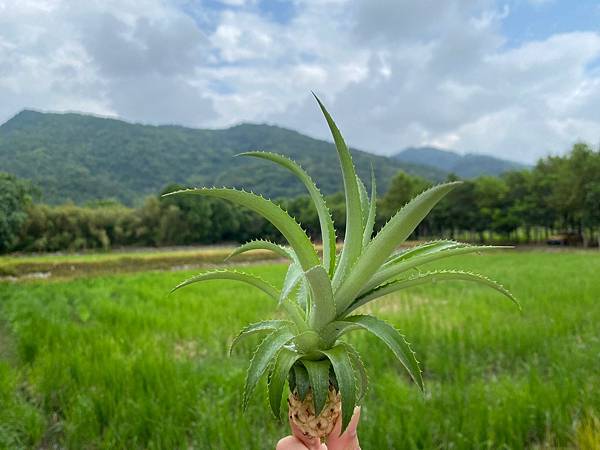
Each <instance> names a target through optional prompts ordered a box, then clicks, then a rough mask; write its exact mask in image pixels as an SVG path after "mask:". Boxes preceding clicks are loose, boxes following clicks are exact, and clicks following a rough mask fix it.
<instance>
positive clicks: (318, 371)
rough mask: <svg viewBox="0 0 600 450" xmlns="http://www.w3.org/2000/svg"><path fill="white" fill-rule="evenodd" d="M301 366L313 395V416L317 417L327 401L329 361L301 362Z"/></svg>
mask: <svg viewBox="0 0 600 450" xmlns="http://www.w3.org/2000/svg"><path fill="white" fill-rule="evenodd" d="M302 364H304V367H306V370H307V371H308V379H309V380H310V386H311V388H312V393H313V402H314V406H315V414H316V415H319V414H320V413H321V411H323V406H325V402H326V401H327V395H328V393H329V367H330V366H331V363H330V362H329V360H321V361H309V360H303V361H302Z"/></svg>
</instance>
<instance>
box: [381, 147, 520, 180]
mask: <svg viewBox="0 0 600 450" xmlns="http://www.w3.org/2000/svg"><path fill="white" fill-rule="evenodd" d="M392 158H393V159H395V160H396V161H400V162H403V163H410V164H421V165H426V166H431V167H435V168H436V169H439V170H441V171H443V172H447V173H454V174H455V175H458V176H459V177H461V178H475V177H478V176H480V175H500V174H501V173H504V172H507V171H509V170H519V169H525V168H527V166H525V165H523V164H519V163H517V162H514V161H508V160H505V159H500V158H494V157H493V156H487V155H477V154H474V153H467V154H466V155H459V154H458V153H455V152H453V151H450V150H442V149H439V148H435V147H409V148H406V149H404V150H402V151H401V152H400V153H396V154H395V155H393V156H392Z"/></svg>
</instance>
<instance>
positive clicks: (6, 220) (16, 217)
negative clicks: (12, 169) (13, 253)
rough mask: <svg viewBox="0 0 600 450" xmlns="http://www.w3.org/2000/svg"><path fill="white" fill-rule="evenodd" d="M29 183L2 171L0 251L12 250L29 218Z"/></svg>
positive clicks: (0, 179) (0, 185) (0, 187)
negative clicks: (27, 210)
mask: <svg viewBox="0 0 600 450" xmlns="http://www.w3.org/2000/svg"><path fill="white" fill-rule="evenodd" d="M31 194H32V188H31V185H30V184H29V183H27V182H26V181H23V180H19V179H17V178H16V177H15V176H13V175H10V174H8V173H4V172H0V252H6V251H8V250H11V249H12V248H13V247H14V245H15V244H16V241H17V237H18V235H19V231H20V229H21V227H22V226H23V224H24V223H25V221H26V220H27V212H26V209H27V207H28V205H29V204H30V203H31Z"/></svg>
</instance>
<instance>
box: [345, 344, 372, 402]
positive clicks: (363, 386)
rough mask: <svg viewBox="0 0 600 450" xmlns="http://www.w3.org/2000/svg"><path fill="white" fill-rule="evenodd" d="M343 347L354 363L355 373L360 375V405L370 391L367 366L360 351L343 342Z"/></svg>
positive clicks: (358, 400)
mask: <svg viewBox="0 0 600 450" xmlns="http://www.w3.org/2000/svg"><path fill="white" fill-rule="evenodd" d="M342 345H343V346H344V347H346V350H347V351H348V355H350V361H352V366H353V367H354V371H355V372H356V373H357V374H358V380H359V382H360V383H359V385H358V396H357V399H356V401H357V403H358V402H360V401H361V400H362V399H363V398H364V397H365V395H367V391H368V389H369V376H368V375H367V369H366V368H365V364H364V363H363V361H362V358H361V357H360V354H359V353H358V351H357V350H356V349H355V348H354V347H352V346H351V345H350V344H348V343H346V342H342Z"/></svg>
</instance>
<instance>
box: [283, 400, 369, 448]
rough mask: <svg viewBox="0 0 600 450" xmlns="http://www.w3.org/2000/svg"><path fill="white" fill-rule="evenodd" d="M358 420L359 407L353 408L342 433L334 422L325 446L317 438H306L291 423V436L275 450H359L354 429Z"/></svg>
mask: <svg viewBox="0 0 600 450" xmlns="http://www.w3.org/2000/svg"><path fill="white" fill-rule="evenodd" d="M359 419H360V407H359V406H357V407H355V408H354V414H353V416H352V419H351V420H350V423H349V424H348V428H346V431H344V432H343V433H342V423H341V421H340V420H339V417H338V420H336V422H335V425H334V427H333V430H332V431H331V432H330V433H329V435H328V436H327V445H325V444H321V440H320V439H319V438H317V437H311V436H306V435H305V434H304V432H303V431H302V430H301V429H300V428H298V426H297V425H296V424H295V423H294V422H293V421H292V419H291V416H290V428H291V429H292V434H293V436H287V437H285V438H283V439H281V440H280V441H279V442H278V443H277V447H276V449H275V450H307V449H308V450H360V445H359V443H358V435H357V431H356V428H357V427H358V421H359Z"/></svg>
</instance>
